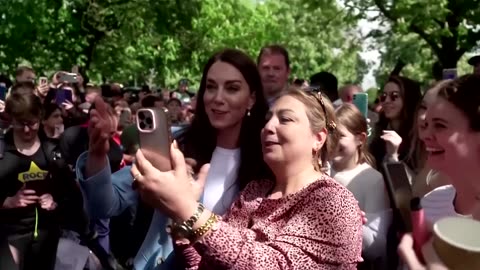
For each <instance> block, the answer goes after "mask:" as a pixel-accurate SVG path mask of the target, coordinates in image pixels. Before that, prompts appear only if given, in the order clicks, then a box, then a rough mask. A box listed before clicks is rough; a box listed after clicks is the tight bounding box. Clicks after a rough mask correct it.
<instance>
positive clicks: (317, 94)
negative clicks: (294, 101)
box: [305, 86, 337, 131]
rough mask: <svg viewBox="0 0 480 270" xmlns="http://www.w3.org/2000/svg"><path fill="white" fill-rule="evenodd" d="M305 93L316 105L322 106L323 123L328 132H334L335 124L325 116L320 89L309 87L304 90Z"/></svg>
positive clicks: (325, 111) (325, 110)
mask: <svg viewBox="0 0 480 270" xmlns="http://www.w3.org/2000/svg"><path fill="white" fill-rule="evenodd" d="M305 92H306V93H307V94H309V95H311V96H313V97H314V98H315V99H316V100H317V101H318V103H320V106H322V110H323V115H325V123H327V128H328V129H329V130H330V131H332V130H335V128H336V127H337V125H336V124H335V122H333V121H329V119H328V118H327V117H328V116H327V109H326V108H325V102H324V100H323V95H322V91H321V89H320V87H318V86H310V87H308V88H306V89H305Z"/></svg>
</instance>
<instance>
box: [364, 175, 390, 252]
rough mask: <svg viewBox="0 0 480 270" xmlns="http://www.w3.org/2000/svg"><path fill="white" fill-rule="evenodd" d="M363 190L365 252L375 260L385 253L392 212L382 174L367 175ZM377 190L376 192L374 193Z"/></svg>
mask: <svg viewBox="0 0 480 270" xmlns="http://www.w3.org/2000/svg"><path fill="white" fill-rule="evenodd" d="M365 176H366V177H365V178H364V179H361V181H362V188H363V189H364V190H363V194H364V196H363V197H364V198H365V203H364V209H362V210H363V211H364V212H365V214H366V218H367V220H368V221H367V223H366V224H365V225H363V241H362V245H363V251H364V255H365V256H367V257H369V258H375V257H378V256H379V255H382V254H384V253H385V249H386V244H387V233H388V229H389V227H390V225H391V223H392V218H393V216H392V215H393V214H392V210H391V208H390V201H389V198H388V193H387V189H386V187H385V182H384V180H383V176H382V175H381V174H380V173H378V174H377V173H375V174H371V175H370V174H369V175H365ZM372 190H376V192H372Z"/></svg>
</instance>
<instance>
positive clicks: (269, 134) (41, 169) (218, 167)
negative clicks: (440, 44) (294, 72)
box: [0, 45, 480, 270]
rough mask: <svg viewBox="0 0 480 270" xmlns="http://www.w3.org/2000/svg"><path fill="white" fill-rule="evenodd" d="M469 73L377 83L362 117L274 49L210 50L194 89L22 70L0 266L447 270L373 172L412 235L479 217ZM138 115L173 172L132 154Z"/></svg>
mask: <svg viewBox="0 0 480 270" xmlns="http://www.w3.org/2000/svg"><path fill="white" fill-rule="evenodd" d="M470 63H471V64H472V65H473V66H474V72H473V74H467V75H464V76H461V77H459V78H452V79H447V80H439V81H436V82H435V83H434V84H432V85H431V86H430V87H427V88H426V89H422V88H423V87H422V84H421V83H419V82H416V81H414V80H411V79H409V78H406V77H402V76H400V75H399V74H391V76H390V77H389V78H388V80H387V81H386V82H385V85H384V86H383V89H382V90H381V91H380V93H379V95H378V97H377V99H376V101H375V103H374V104H371V106H370V107H369V109H368V113H367V114H364V113H362V112H361V110H359V108H357V107H356V106H355V105H354V104H353V103H354V102H353V101H354V97H355V95H356V94H359V93H363V90H362V89H361V87H360V86H358V85H353V84H348V85H344V86H341V87H339V85H338V80H337V78H336V77H335V75H334V74H332V73H330V72H326V71H322V72H319V73H316V74H313V75H312V76H311V77H310V78H309V79H308V80H307V79H297V78H296V79H294V80H291V78H290V77H291V76H290V75H291V74H290V58H289V55H288V52H287V50H286V49H285V48H284V47H282V46H279V45H270V46H266V47H264V48H262V49H261V51H260V52H259V55H258V58H257V61H256V62H255V61H254V60H253V59H251V58H250V57H249V56H248V55H246V54H245V53H243V52H242V51H240V50H236V49H225V50H222V51H219V52H217V53H216V54H214V55H213V56H212V57H211V58H210V59H209V61H208V62H207V63H206V65H205V67H204V70H203V75H202V78H201V81H200V86H199V89H198V91H191V89H189V84H190V82H189V80H188V79H182V80H180V81H179V83H178V88H177V89H176V90H173V91H167V90H158V91H152V90H151V89H150V88H149V87H143V88H142V89H141V90H138V91H134V90H131V89H128V88H127V87H125V88H124V87H123V86H121V85H120V84H116V83H112V84H108V85H101V86H97V85H94V84H92V83H90V82H88V80H87V79H86V76H82V74H80V73H75V72H74V73H71V72H64V71H60V72H57V73H55V74H54V75H53V76H52V77H51V78H50V79H47V78H44V77H38V78H37V73H36V72H38V71H34V70H33V69H31V68H28V67H20V68H19V69H18V71H17V72H16V74H15V79H14V83H12V82H11V81H10V80H9V78H8V76H0V88H1V89H5V100H4V101H1V102H0V111H1V113H0V119H1V121H0V143H1V144H0V146H1V147H0V163H1V164H2V166H0V181H1V182H0V183H1V184H0V201H1V202H2V206H1V208H0V269H22V270H23V269H26V270H30V269H45V270H48V269H52V270H53V269H92V270H93V269H136V270H143V269H156V270H158V269H380V270H382V269H397V268H398V267H407V268H408V269H414V270H417V269H447V268H446V266H444V265H443V264H442V263H441V260H439V259H438V257H437V256H436V255H435V253H434V252H433V253H432V252H430V253H429V254H430V255H428V256H427V255H425V256H422V255H421V254H419V253H418V251H417V252H416V250H415V249H414V243H413V242H414V241H413V238H412V236H411V234H409V228H408V226H404V224H405V220H403V216H402V215H401V213H400V212H401V210H402V209H398V205H397V204H396V203H395V202H394V201H395V200H396V198H394V196H392V194H390V193H389V192H388V183H387V182H388V181H389V180H388V179H387V178H388V177H387V176H386V174H385V171H384V169H383V168H384V164H385V163H398V164H402V166H403V167H404V168H405V171H406V172H407V173H408V177H409V185H410V188H411V191H412V198H414V197H415V198H421V203H422V206H423V208H424V210H425V213H426V218H427V221H428V222H427V224H426V226H427V227H428V228H427V229H428V230H431V226H433V224H434V223H435V222H437V221H438V220H440V219H442V218H444V217H451V216H461V217H465V218H471V219H480V184H479V183H480V182H478V180H477V179H476V178H477V176H478V175H479V173H480V172H479V170H480V166H479V165H480V150H479V149H480V122H479V119H480V110H479V109H478V108H479V107H480V91H478V88H479V87H480V57H474V58H472V60H471V61H470ZM1 89H0V90H1ZM141 108H158V109H160V110H162V112H165V113H166V114H167V116H168V119H169V123H170V125H171V132H172V135H173V136H172V137H173V139H174V141H173V142H172V145H171V147H170V159H171V162H172V165H173V170H172V171H160V170H159V169H158V168H156V167H155V166H153V165H152V163H153V164H156V162H155V161H152V160H149V159H148V158H147V157H145V156H144V155H143V152H142V150H141V146H140V141H139V131H138V130H137V126H136V123H135V121H136V118H135V115H136V112H137V111H138V110H139V109H141ZM159 143H160V139H159ZM422 244H423V243H422ZM426 245H431V242H427V243H426ZM397 249H398V250H397ZM73 250H76V251H75V252H74V251H73ZM421 257H424V258H421Z"/></svg>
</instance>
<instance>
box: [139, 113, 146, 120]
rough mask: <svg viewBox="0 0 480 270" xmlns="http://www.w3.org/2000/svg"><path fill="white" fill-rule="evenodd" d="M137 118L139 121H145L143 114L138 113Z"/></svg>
mask: <svg viewBox="0 0 480 270" xmlns="http://www.w3.org/2000/svg"><path fill="white" fill-rule="evenodd" d="M138 118H139V119H140V120H143V119H145V114H144V113H143V112H139V113H138Z"/></svg>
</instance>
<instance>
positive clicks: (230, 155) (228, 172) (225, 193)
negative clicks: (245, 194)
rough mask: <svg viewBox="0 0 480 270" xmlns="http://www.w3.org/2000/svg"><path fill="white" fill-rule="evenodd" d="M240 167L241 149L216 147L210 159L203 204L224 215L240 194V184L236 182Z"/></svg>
mask: <svg viewBox="0 0 480 270" xmlns="http://www.w3.org/2000/svg"><path fill="white" fill-rule="evenodd" d="M239 167H240V149H239V148H237V149H225V148H221V147H218V146H217V147H216V148H215V150H214V151H213V154H212V159H211V160H210V170H209V171H208V175H207V180H206V183H205V189H204V191H203V204H204V205H205V207H206V208H208V209H210V210H212V211H213V212H214V213H216V214H218V215H223V214H225V212H227V210H228V209H230V206H231V205H232V203H233V202H234V200H235V199H236V197H237V195H238V190H239V188H238V185H236V184H235V181H236V180H237V176H238V168H239Z"/></svg>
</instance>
